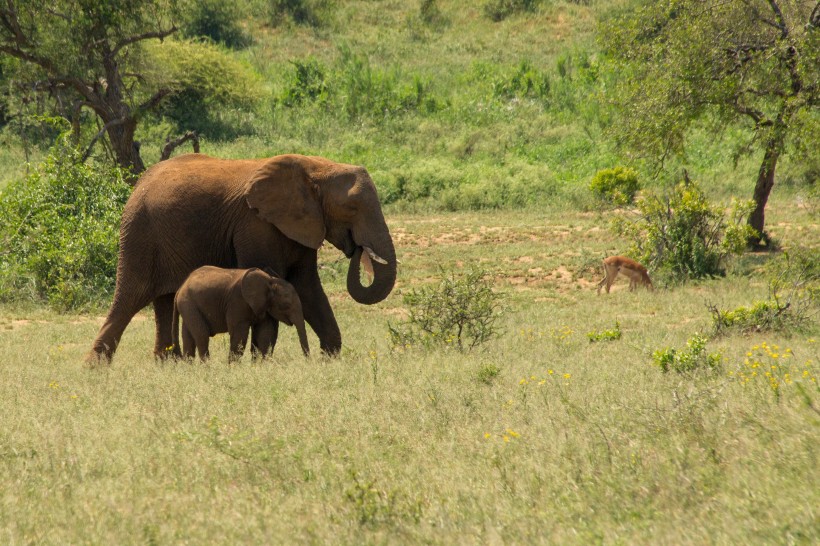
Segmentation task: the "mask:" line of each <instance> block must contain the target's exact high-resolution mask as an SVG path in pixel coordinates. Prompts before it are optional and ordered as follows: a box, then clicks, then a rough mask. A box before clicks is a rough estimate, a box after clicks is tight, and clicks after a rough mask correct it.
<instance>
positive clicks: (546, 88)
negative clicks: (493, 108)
mask: <svg viewBox="0 0 820 546" xmlns="http://www.w3.org/2000/svg"><path fill="white" fill-rule="evenodd" d="M493 94H494V95H495V96H496V97H501V98H507V99H509V98H514V97H522V98H523V97H529V98H535V99H541V100H548V99H549V96H550V79H549V76H548V75H547V74H544V73H543V72H540V71H538V69H536V68H535V67H533V66H532V63H530V62H529V61H521V64H519V65H518V68H517V70H516V71H515V72H514V73H513V74H512V75H511V76H509V77H505V78H502V79H500V80H498V81H496V82H495V83H494V84H493Z"/></svg>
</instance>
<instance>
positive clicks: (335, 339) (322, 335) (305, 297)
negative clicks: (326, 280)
mask: <svg viewBox="0 0 820 546" xmlns="http://www.w3.org/2000/svg"><path fill="white" fill-rule="evenodd" d="M294 287H295V288H296V291H297V292H298V293H299V299H301V300H302V312H303V313H304V315H305V322H307V323H308V324H309V325H310V327H311V328H313V331H314V332H316V335H317V336H318V338H319V347H321V349H322V352H323V353H325V354H327V355H330V356H338V354H339V352H340V351H341V350H342V333H341V331H340V330H339V325H338V323H337V322H336V316H335V315H334V314H333V309H331V307H330V302H329V301H328V300H327V296H326V295H325V292H324V290H322V285H321V284H318V283H317V284H316V285H315V286H314V287H312V288H309V289H308V290H300V287H299V286H298V285H297V284H296V283H294Z"/></svg>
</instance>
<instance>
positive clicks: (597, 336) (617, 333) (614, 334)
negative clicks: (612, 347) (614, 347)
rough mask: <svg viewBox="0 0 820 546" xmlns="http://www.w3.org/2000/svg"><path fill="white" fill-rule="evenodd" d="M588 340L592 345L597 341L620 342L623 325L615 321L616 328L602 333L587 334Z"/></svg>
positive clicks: (592, 332)
mask: <svg viewBox="0 0 820 546" xmlns="http://www.w3.org/2000/svg"><path fill="white" fill-rule="evenodd" d="M587 338H588V339H589V342H590V343H594V342H596V341H618V340H619V339H621V323H620V322H618V321H617V320H616V321H615V328H613V329H611V330H601V331H600V332H596V331H591V332H588V333H587Z"/></svg>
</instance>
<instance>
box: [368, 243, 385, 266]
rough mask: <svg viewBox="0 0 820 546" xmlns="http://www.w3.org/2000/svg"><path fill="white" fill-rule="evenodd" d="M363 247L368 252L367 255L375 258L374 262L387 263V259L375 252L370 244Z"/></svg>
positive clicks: (372, 258)
mask: <svg viewBox="0 0 820 546" xmlns="http://www.w3.org/2000/svg"><path fill="white" fill-rule="evenodd" d="M362 248H363V249H364V251H365V252H367V255H368V256H370V259H371V260H373V261H374V262H378V263H380V264H383V265H387V260H385V259H384V258H382V257H381V256H379V255H378V254H376V253H375V252H373V249H372V248H370V247H369V246H363V247H362Z"/></svg>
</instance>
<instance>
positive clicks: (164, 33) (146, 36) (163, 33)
mask: <svg viewBox="0 0 820 546" xmlns="http://www.w3.org/2000/svg"><path fill="white" fill-rule="evenodd" d="M176 31H177V27H176V25H171V28H169V29H167V30H158V31H152V32H144V33H142V34H136V35H134V36H129V37H128V38H125V39H124V40H120V41H119V42H117V44H116V45H115V46H114V48H113V49H112V50H111V56H112V57H115V56H116V55H117V54H118V53H119V52H120V50H121V49H122V48H124V47H126V46H129V45H131V44H134V43H136V42H141V41H142V40H150V39H151V38H157V39H159V40H160V41H162V40H164V39H165V38H167V37H168V36H170V35H171V34H173V33H174V32H176Z"/></svg>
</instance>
